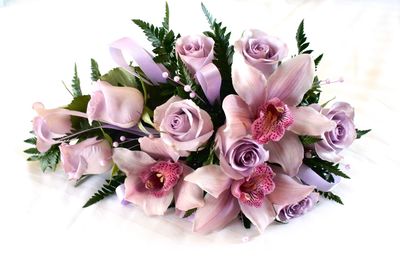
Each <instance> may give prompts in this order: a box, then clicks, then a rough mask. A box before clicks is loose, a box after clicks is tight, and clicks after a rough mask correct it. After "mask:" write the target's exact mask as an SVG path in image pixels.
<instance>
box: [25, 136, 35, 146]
mask: <svg viewBox="0 0 400 256" xmlns="http://www.w3.org/2000/svg"><path fill="white" fill-rule="evenodd" d="M24 142H25V143H28V144H32V145H36V137H32V138H29V139H26V140H24Z"/></svg>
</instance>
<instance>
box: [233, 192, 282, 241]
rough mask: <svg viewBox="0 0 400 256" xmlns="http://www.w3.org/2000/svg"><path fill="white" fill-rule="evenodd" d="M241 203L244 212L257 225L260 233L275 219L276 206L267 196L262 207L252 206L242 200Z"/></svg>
mask: <svg viewBox="0 0 400 256" xmlns="http://www.w3.org/2000/svg"><path fill="white" fill-rule="evenodd" d="M239 205H240V209H241V210H242V212H243V214H244V215H246V217H247V218H248V219H249V220H250V221H251V223H253V224H254V225H255V226H256V227H257V230H258V231H259V232H260V233H262V232H263V231H264V230H265V228H266V227H267V226H268V225H269V224H271V223H272V222H273V221H274V220H275V216H276V213H275V210H274V207H273V206H272V204H271V202H270V201H269V200H268V199H267V198H265V199H264V201H263V203H262V205H261V206H260V207H255V206H251V205H248V204H245V203H242V202H240V201H239Z"/></svg>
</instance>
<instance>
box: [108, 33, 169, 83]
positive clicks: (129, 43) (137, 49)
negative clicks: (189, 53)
mask: <svg viewBox="0 0 400 256" xmlns="http://www.w3.org/2000/svg"><path fill="white" fill-rule="evenodd" d="M123 52H126V53H127V54H129V56H131V57H132V58H133V59H134V60H135V62H136V63H137V64H138V66H139V67H140V68H141V69H142V71H143V72H144V73H145V74H146V76H147V77H148V78H149V79H150V80H151V82H152V83H153V84H158V83H165V82H166V78H164V77H163V76H162V73H163V72H167V69H166V68H165V67H164V66H163V65H161V64H157V63H155V62H154V61H153V57H152V56H151V54H150V53H149V52H147V51H146V50H145V49H143V48H142V47H141V46H140V45H139V44H138V43H136V42H135V41H134V40H133V39H131V38H128V37H124V38H121V39H119V40H117V41H115V42H113V43H112V44H111V45H110V53H111V57H112V58H113V60H114V61H115V63H117V64H118V65H119V66H120V67H122V68H124V69H126V70H127V71H128V72H129V73H131V74H132V75H134V76H137V74H136V73H135V72H133V71H132V69H131V67H130V66H129V64H128V62H127V61H126V60H125V58H124V56H123Z"/></svg>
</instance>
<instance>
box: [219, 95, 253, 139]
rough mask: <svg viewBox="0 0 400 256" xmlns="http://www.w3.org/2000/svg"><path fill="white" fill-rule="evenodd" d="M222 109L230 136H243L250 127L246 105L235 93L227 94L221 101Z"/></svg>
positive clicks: (250, 116) (248, 110) (249, 113)
mask: <svg viewBox="0 0 400 256" xmlns="http://www.w3.org/2000/svg"><path fill="white" fill-rule="evenodd" d="M222 109H223V110H224V113H225V117H226V121H225V122H226V128H225V131H226V132H228V134H229V136H230V137H232V136H233V137H243V136H245V135H246V134H247V133H248V131H249V129H250V127H251V118H252V117H253V115H252V114H251V112H250V109H249V107H248V105H247V104H246V103H245V102H244V101H243V100H242V99H241V98H240V97H239V96H237V95H228V96H226V97H225V99H224V101H223V102H222Z"/></svg>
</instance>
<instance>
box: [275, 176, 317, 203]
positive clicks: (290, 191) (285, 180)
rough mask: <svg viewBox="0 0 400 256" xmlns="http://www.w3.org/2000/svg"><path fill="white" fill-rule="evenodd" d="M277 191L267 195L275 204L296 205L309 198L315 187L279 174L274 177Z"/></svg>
mask: <svg viewBox="0 0 400 256" xmlns="http://www.w3.org/2000/svg"><path fill="white" fill-rule="evenodd" d="M274 183H275V190H274V191H273V192H272V193H271V194H269V195H267V197H268V199H269V200H270V201H271V203H273V204H278V205H288V204H295V203H297V202H299V201H300V200H302V199H304V198H305V197H306V196H308V195H309V194H310V193H311V192H313V190H314V189H315V187H313V186H307V185H303V184H300V183H299V182H297V181H295V180H294V179H293V178H291V177H289V176H288V175H285V174H282V173H277V174H276V176H275V177H274Z"/></svg>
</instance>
